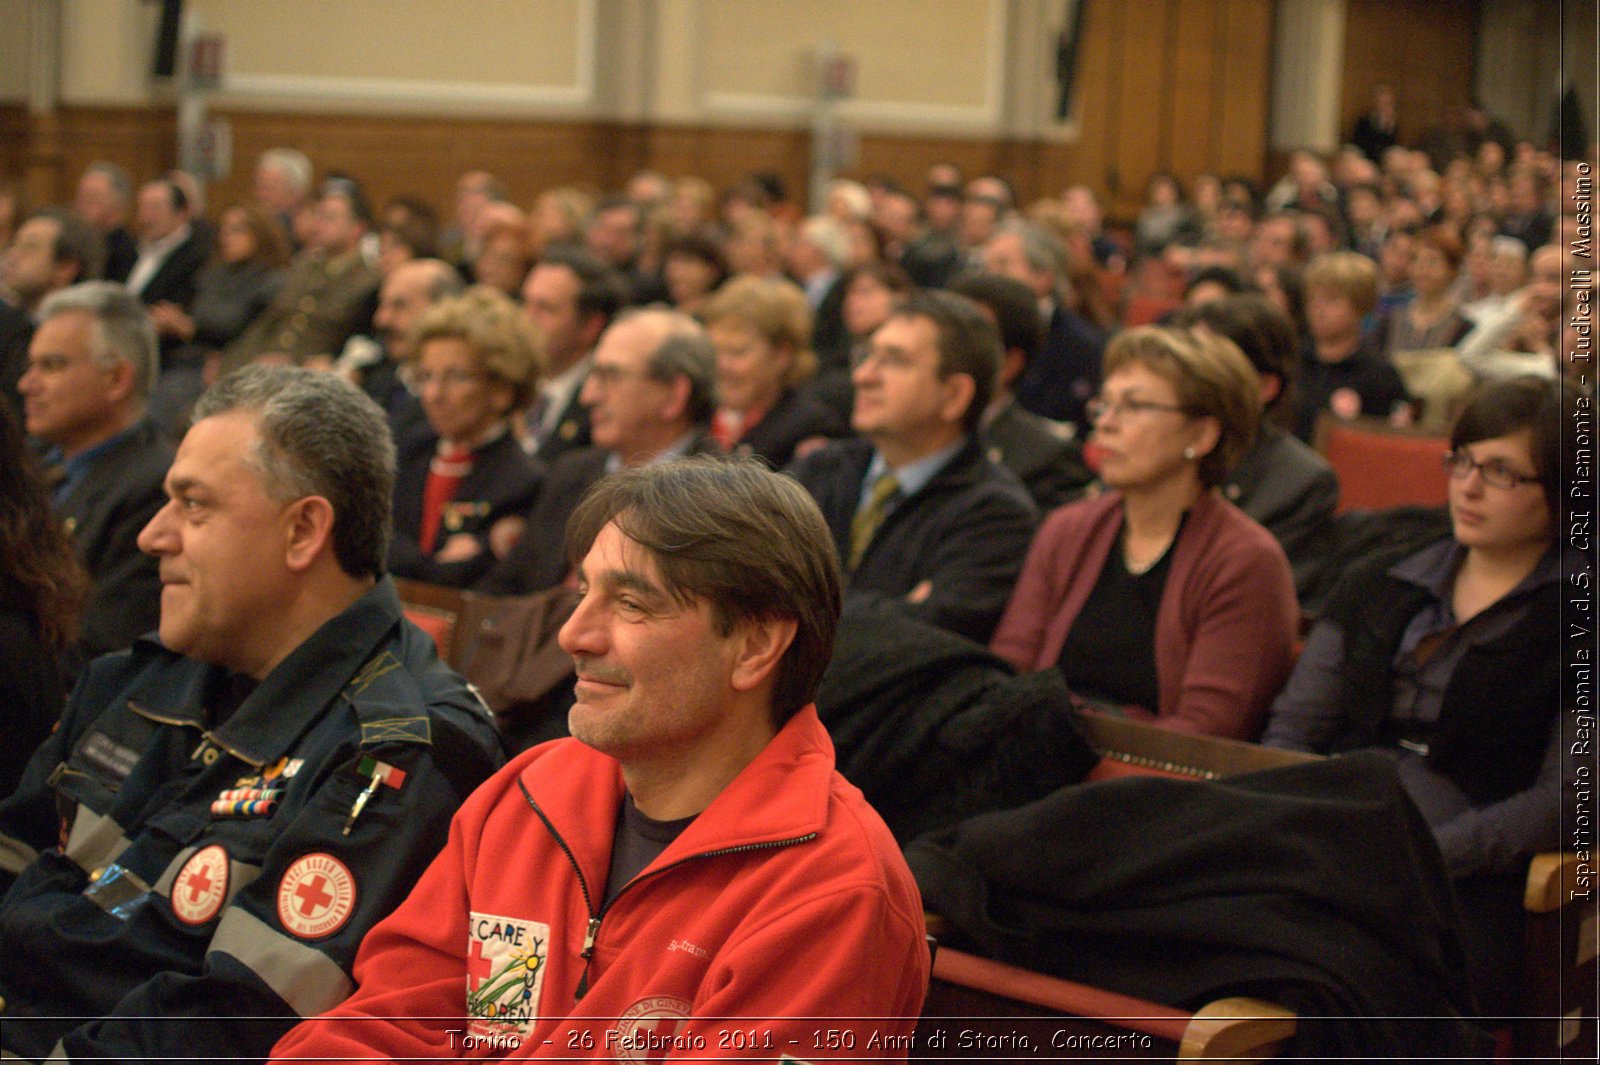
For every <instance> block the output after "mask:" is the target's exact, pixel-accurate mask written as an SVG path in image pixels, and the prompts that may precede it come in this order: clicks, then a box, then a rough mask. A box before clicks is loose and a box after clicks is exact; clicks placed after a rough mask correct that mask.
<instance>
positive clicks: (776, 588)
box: [567, 457, 842, 727]
mask: <svg viewBox="0 0 1600 1065" xmlns="http://www.w3.org/2000/svg"><path fill="white" fill-rule="evenodd" d="M607 524H615V525H616V527H617V529H618V531H620V532H621V533H622V534H623V535H624V536H626V537H627V538H628V539H630V540H632V541H633V542H634V543H636V544H638V545H639V546H641V547H643V548H644V549H645V550H647V551H649V552H650V554H651V557H652V558H653V559H654V560H655V563H656V567H657V568H658V569H659V570H660V572H661V579H662V581H663V582H664V583H665V584H666V590H667V592H668V593H669V594H670V595H671V596H672V597H673V598H674V599H675V600H677V601H678V602H680V603H685V604H687V603H689V602H690V601H692V600H695V599H703V600H705V601H706V602H707V603H708V604H709V605H710V607H711V611H712V616H713V618H714V619H715V621H716V623H717V626H718V628H719V629H720V631H721V632H722V634H723V635H727V634H728V633H730V632H732V631H733V628H734V626H735V625H736V624H737V623H739V622H741V621H759V620H768V619H773V618H793V619H794V621H795V635H794V642H793V643H791V644H790V645H789V649H788V651H787V652H785V653H784V656H783V659H782V661H781V662H780V663H779V664H778V669H777V673H776V674H775V680H774V683H773V689H772V716H773V723H774V724H775V725H778V726H780V727H781V726H782V725H783V723H784V722H786V721H788V720H789V718H791V717H793V716H794V714H795V713H797V712H798V711H799V710H800V709H801V708H802V707H804V706H805V705H806V704H807V703H809V702H811V700H812V699H813V698H814V697H815V695H816V691H817V684H818V683H819V682H820V681H821V679H822V673H823V670H824V669H825V668H826V667H827V664H828V660H829V658H830V657H831V656H832V654H833V636H834V630H835V629H836V628H837V626H838V623H839V609H840V605H841V595H842V593H841V591H840V580H839V563H838V560H837V558H836V557H835V551H834V547H833V536H832V534H831V533H829V531H828V525H827V523H826V522H825V521H824V520H823V518H822V512H821V511H819V510H818V509H817V505H816V503H815V502H814V501H813V500H812V498H811V496H810V494H809V493H807V492H806V490H805V489H804V488H801V487H800V484H799V482H797V481H795V480H793V479H792V478H790V477H787V476H784V475H783V474H778V473H773V472H772V471H770V470H768V469H767V467H766V466H765V465H764V464H763V463H762V462H760V461H759V460H758V459H752V458H719V457H699V458H690V459H680V460H677V461H675V462H667V463H658V464H654V465H649V466H640V467H635V468H631V469H624V470H620V471H618V472H617V473H614V474H612V475H610V476H609V477H606V478H604V479H602V480H601V481H599V482H598V483H597V484H596V485H595V486H594V487H593V488H592V489H590V491H589V494H588V495H586V496H585V497H584V498H583V501H582V502H581V503H579V504H578V508H577V509H576V510H575V511H574V512H573V514H572V518H571V520H570V521H568V522H567V557H568V559H569V560H571V562H572V563H573V564H574V565H577V564H578V563H579V562H581V561H582V559H583V556H584V555H586V554H588V552H589V549H590V548H591V547H592V546H593V545H594V541H595V538H596V537H598V536H599V535H600V530H601V529H603V528H604V527H605V526H606V525H607Z"/></svg>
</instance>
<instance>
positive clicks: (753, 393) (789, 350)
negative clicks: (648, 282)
mask: <svg viewBox="0 0 1600 1065" xmlns="http://www.w3.org/2000/svg"><path fill="white" fill-rule="evenodd" d="M700 318H701V320H702V321H703V322H705V326H706V335H707V336H709V337H710V338H711V344H712V346H713V347H715V348H716V350H717V409H716V412H715V413H714V414H712V416H711V435H712V437H713V438H715V439H716V441H717V443H718V444H719V445H721V447H722V449H723V450H724V451H727V452H729V453H731V454H735V455H755V456H756V457H758V458H761V459H764V460H765V461H766V462H767V463H768V464H769V465H770V466H772V467H773V468H774V469H782V468H783V467H784V466H787V465H788V464H789V461H790V460H791V459H793V458H794V456H795V449H796V448H797V447H799V446H800V445H801V444H802V443H803V442H805V441H808V440H816V439H826V438H829V437H836V436H843V435H844V433H845V427H844V425H843V424H842V423H841V422H840V420H839V419H838V418H837V417H835V415H834V413H833V411H831V410H830V409H828V408H827V407H825V406H823V405H822V404H821V403H819V402H818V401H817V400H815V399H813V398H812V397H811V396H810V395H809V394H808V393H806V392H804V391H802V390H801V389H800V386H801V385H803V384H805V383H806V382H807V381H809V380H811V377H812V375H813V374H814V373H815V372H816V368H817V356H816V354H815V353H814V352H813V351H812V350H811V326H812V313H811V307H810V305H809V304H807V303H806V296H805V293H804V292H803V291H801V289H800V287H799V286H798V285H795V284H794V283H792V282H789V281H785V280H783V279H781V278H778V279H768V278H761V277H754V276H751V275H749V274H744V275H741V276H739V277H735V278H733V279H732V280H731V281H728V282H727V283H726V284H724V285H723V286H722V287H721V288H719V289H717V291H716V292H715V293H713V294H712V295H711V298H710V299H709V300H707V301H706V303H705V305H704V306H703V307H702V308H701V309H700Z"/></svg>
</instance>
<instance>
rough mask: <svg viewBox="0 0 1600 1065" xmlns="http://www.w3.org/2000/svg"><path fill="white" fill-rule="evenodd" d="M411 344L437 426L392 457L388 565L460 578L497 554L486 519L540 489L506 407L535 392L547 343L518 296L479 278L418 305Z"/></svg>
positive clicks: (463, 581) (414, 371)
mask: <svg viewBox="0 0 1600 1065" xmlns="http://www.w3.org/2000/svg"><path fill="white" fill-rule="evenodd" d="M411 350H412V351H413V352H415V355H414V356H413V357H412V359H411V362H410V364H409V365H408V366H407V367H406V372H407V373H408V375H409V377H410V381H411V384H412V387H413V388H415V390H416V392H417V396H418V398H420V399H421V401H422V409H423V412H424V413H425V414H426V415H427V419H428V425H429V427H430V428H431V429H432V430H433V431H432V433H423V434H418V436H417V437H416V438H415V439H413V440H412V441H411V442H410V443H409V444H408V445H406V446H405V447H404V448H403V449H402V451H401V453H400V455H399V458H398V462H397V476H396V477H395V490H394V536H393V540H392V541H391V543H390V548H389V569H390V571H391V572H392V573H394V574H395V576H397V577H411V578H415V579H418V580H424V581H428V582H430V583H433V584H446V585H451V586H453V587H464V586H466V585H468V584H471V583H472V582H473V581H474V580H476V579H477V578H478V577H479V576H481V575H482V574H483V573H484V571H485V570H487V569H488V568H489V566H490V564H491V563H493V561H494V558H493V556H492V554H491V552H490V550H489V540H488V535H489V528H490V527H491V526H492V525H493V524H494V523H495V522H496V521H498V520H499V519H501V518H503V517H508V516H512V515H518V514H521V513H522V512H523V511H525V510H527V509H528V507H530V506H531V505H532V504H533V500H534V498H535V497H536V496H537V495H538V492H539V485H540V483H541V481H542V479H543V469H542V467H540V466H538V465H536V464H535V462H534V460H532V459H530V458H528V456H527V455H525V454H524V453H523V451H522V448H521V447H520V446H519V445H518V443H517V440H516V437H515V436H514V435H513V434H512V433H511V432H510V416H511V413H512V412H513V411H517V410H520V409H522V408H523V407H524V406H526V405H527V403H528V400H529V399H530V398H531V397H532V395H533V389H534V384H535V382H536V381H537V380H538V377H539V373H540V371H541V369H542V367H543V363H544V353H543V350H542V348H541V346H540V341H539V338H538V334H536V333H535V332H534V330H533V326H531V325H530V324H529V323H528V321H527V319H526V318H524V317H523V316H522V314H521V312H520V311H519V310H518V309H517V306H516V304H514V303H512V302H511V300H510V299H509V298H507V297H506V296H504V295H502V294H501V293H499V292H496V291H494V290H493V289H490V288H487V287H485V286H482V285H477V286H474V287H473V288H470V289H468V290H467V291H466V292H465V293H464V294H463V295H461V296H458V297H456V298H454V299H448V300H444V301H442V302H440V303H438V304H435V305H434V306H433V307H431V308H430V309H429V310H428V311H427V312H426V313H424V314H423V316H422V318H421V319H420V320H419V321H418V322H417V324H416V326H415V328H414V330H413V340H412V346H411Z"/></svg>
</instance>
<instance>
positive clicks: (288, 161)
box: [256, 148, 312, 196]
mask: <svg viewBox="0 0 1600 1065" xmlns="http://www.w3.org/2000/svg"><path fill="white" fill-rule="evenodd" d="M264 166H265V167H270V168H271V169H273V170H276V171H277V172H278V173H280V174H282V175H283V177H284V180H285V181H287V182H288V183H289V187H290V188H292V189H294V191H295V195H297V196H304V195H305V194H306V192H307V191H308V190H309V189H310V188H311V173H312V170H311V160H310V159H308V158H306V153H305V152H302V151H299V150H297V149H294V148H268V149H267V150H266V151H264V152H262V153H261V156H260V158H259V159H257V160H256V167H257V169H260V168H261V167H264Z"/></svg>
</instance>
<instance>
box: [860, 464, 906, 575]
mask: <svg viewBox="0 0 1600 1065" xmlns="http://www.w3.org/2000/svg"><path fill="white" fill-rule="evenodd" d="M898 491H900V482H899V481H897V480H895V476H894V474H892V473H886V474H884V475H883V476H882V477H879V478H878V480H877V482H876V483H874V484H873V486H872V495H871V497H870V498H868V500H867V505H866V506H864V507H862V508H861V509H860V510H858V511H856V516H855V518H854V519H853V520H852V521H851V522H850V565H849V567H848V568H849V569H850V570H852V571H854V570H855V568H856V567H857V566H859V565H860V564H861V556H862V555H864V554H866V553H867V545H868V544H870V543H872V538H873V537H874V536H876V535H878V527H879V526H881V525H882V524H883V508H884V507H885V506H886V505H887V504H888V502H889V500H890V499H891V498H893V496H894V494H895V493H896V492H898Z"/></svg>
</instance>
